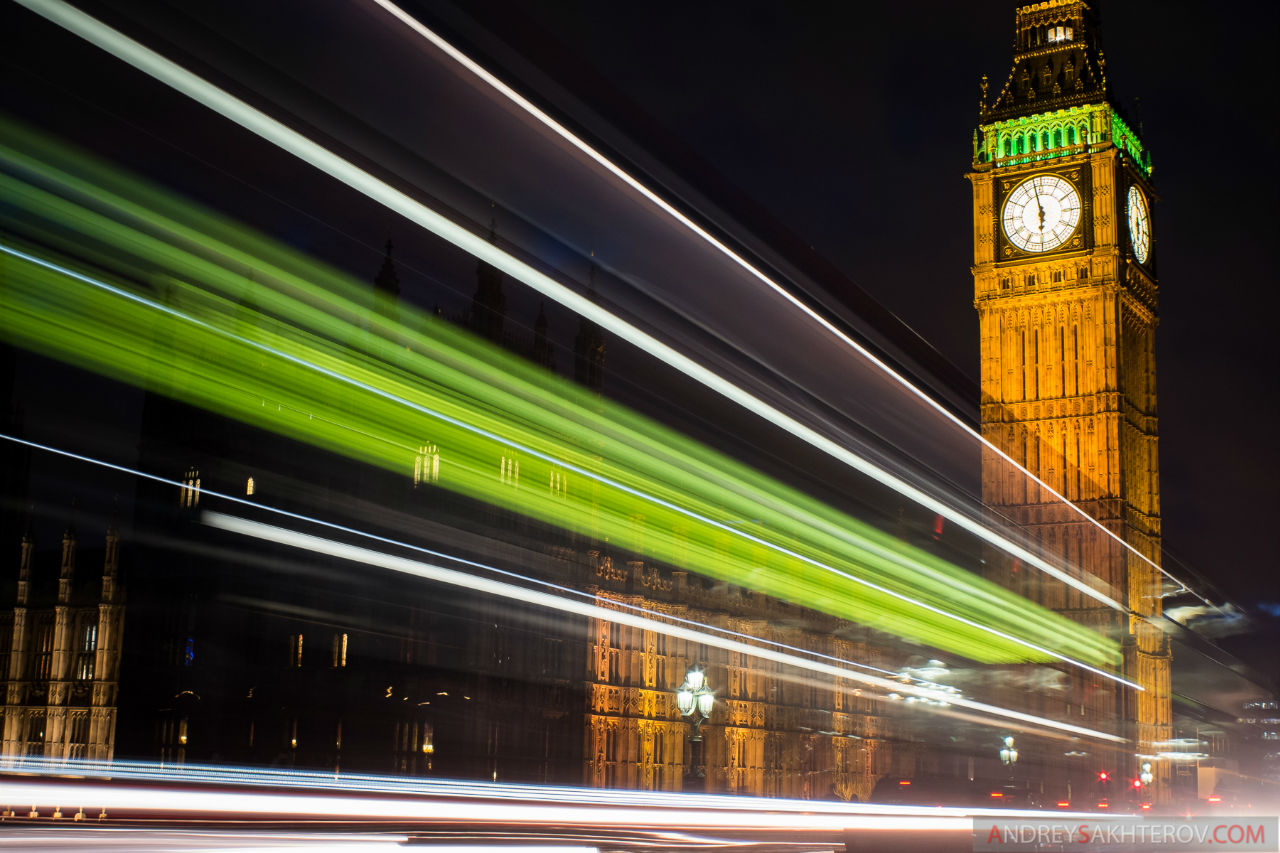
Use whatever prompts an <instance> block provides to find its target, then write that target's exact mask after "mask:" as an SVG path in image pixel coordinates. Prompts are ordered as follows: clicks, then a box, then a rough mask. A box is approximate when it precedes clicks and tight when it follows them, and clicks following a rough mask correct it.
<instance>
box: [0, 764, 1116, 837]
mask: <svg viewBox="0 0 1280 853" xmlns="http://www.w3.org/2000/svg"><path fill="white" fill-rule="evenodd" d="M57 765H58V766H57V768H56V770H55V769H53V768H50V767H49V766H48V763H40V762H38V761H37V762H28V761H26V760H24V759H18V760H16V761H15V762H14V766H13V767H12V769H11V770H10V771H9V772H3V771H0V803H28V804H30V803H38V804H48V805H52V804H55V803H59V802H61V803H77V804H84V805H86V806H88V805H90V804H92V807H93V808H106V809H107V810H108V813H110V812H111V811H112V810H123V811H127V812H149V813H153V814H155V813H158V814H171V815H175V816H186V817H195V816H199V817H201V818H206V819H207V818H211V817H216V816H222V817H224V818H236V817H241V818H257V819H261V818H267V819H288V818H319V819H324V820H343V819H357V820H382V821H396V820H410V821H424V822H426V821H432V822H437V823H460V822H476V823H485V822H487V823H510V824H517V823H524V824H534V825H543V826H592V827H598V828H601V829H606V828H610V827H645V826H647V827H664V828H671V829H684V828H688V827H697V828H698V829H700V830H722V829H746V830H765V831H769V830H781V831H797V832H806V831H811V832H817V831H830V830H837V831H842V830H845V829H921V830H968V829H970V828H971V823H970V821H971V819H972V818H973V817H981V816H999V817H1004V818H1015V817H1032V816H1043V814H1044V813H1043V812H1038V811H1031V810H1019V809H992V808H972V807H954V806H950V807H949V806H936V807H922V806H908V805H880V804H877V803H859V802H838V801H823V800H789V799H767V798H762V797H751V796H743V795H724V794H722V795H709V794H686V793H663V792H658V791H625V790H616V791H607V790H606V791H601V790H598V789H584V788H563V787H557V786H543V785H504V784H487V783H485V784H480V783H467V782H453V781H449V780H421V779H405V778H404V777H400V778H399V779H392V778H387V777H363V776H360V775H358V774H357V775H353V776H347V775H345V774H344V775H343V776H341V777H335V776H333V775H332V774H326V773H308V772H305V771H279V770H270V769H267V770H266V773H265V775H262V776H258V775H257V774H258V772H259V771H260V770H262V768H249V767H200V766H197V767H195V768H192V769H190V770H188V769H187V768H185V767H173V766H160V765H157V764H148V763H142V762H137V763H129V762H125V763H124V764H123V770H124V776H123V778H124V779H126V780H127V781H119V780H116V779H114V778H113V779H112V781H111V782H102V781H98V780H97V779H94V778H93V777H94V776H95V775H98V774H100V773H101V774H107V773H109V774H110V775H111V776H112V777H115V776H116V774H115V773H114V772H113V771H114V764H113V765H112V766H110V767H105V766H104V765H102V764H96V763H94V762H77V761H68V762H65V763H63V762H57ZM50 771H52V772H57V773H79V772H83V774H84V776H85V777H86V778H84V779H83V780H35V779H32V778H31V777H30V776H29V775H26V774H29V773H31V772H50ZM20 774H21V775H20ZM370 783H376V785H372V784H370ZM160 792H163V794H161V793H160ZM1055 816H1056V817H1084V815H1080V814H1078V813H1068V812H1058V813H1055ZM1088 817H1090V818H1091V819H1096V820H1102V821H1105V820H1108V819H1110V816H1109V815H1089V816H1088Z"/></svg>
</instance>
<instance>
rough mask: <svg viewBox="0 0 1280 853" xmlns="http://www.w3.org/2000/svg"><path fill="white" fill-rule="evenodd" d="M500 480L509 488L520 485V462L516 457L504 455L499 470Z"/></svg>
mask: <svg viewBox="0 0 1280 853" xmlns="http://www.w3.org/2000/svg"><path fill="white" fill-rule="evenodd" d="M498 479H499V481H500V482H502V483H504V484H506V485H508V486H516V485H519V483H520V460H519V459H516V458H515V456H507V455H506V454H503V457H502V463H501V465H500V466H499V468H498Z"/></svg>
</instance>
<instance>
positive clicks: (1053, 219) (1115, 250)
mask: <svg viewBox="0 0 1280 853" xmlns="http://www.w3.org/2000/svg"><path fill="white" fill-rule="evenodd" d="M986 90H987V83H986V79H985V78H984V80H983V99H982V107H981V118H980V126H979V128H978V130H977V132H976V133H975V135H974V150H973V170H972V172H971V173H970V174H969V176H968V177H969V179H970V181H971V183H972V185H973V229H974V231H973V236H974V242H973V246H974V255H973V278H974V304H975V307H976V308H977V310H978V317H979V324H980V335H981V386H982V401H981V403H982V415H981V416H982V432H983V436H984V437H985V438H986V439H987V440H988V441H989V442H990V443H991V444H992V445H994V446H995V447H996V448H999V450H1000V451H1002V452H1003V453H1004V454H1007V456H1008V457H1009V458H1010V459H1012V460H1013V461H1014V462H1016V463H1017V464H1018V465H1020V466H1022V467H1024V468H1025V469H1026V470H1027V471H1029V472H1030V473H1031V474H1033V475H1035V477H1036V478H1038V479H1039V480H1040V481H1041V482H1042V483H1043V484H1044V485H1040V484H1037V483H1036V482H1035V481H1033V480H1031V479H1030V478H1028V477H1026V476H1025V475H1024V474H1023V473H1022V472H1021V471H1019V470H1018V469H1017V467H1016V466H1014V465H1012V464H1010V463H1009V462H1008V461H1007V460H1006V459H1004V458H1002V457H1001V456H1000V455H999V454H997V453H995V452H992V451H987V452H986V455H985V457H984V461H983V484H982V489H983V499H984V501H985V503H986V505H987V506H988V507H989V508H990V510H991V511H992V512H993V513H996V514H999V515H1003V516H1004V517H1006V518H1008V519H1009V520H1011V521H1013V522H1014V523H1016V524H1018V525H1020V526H1022V527H1023V528H1025V529H1026V530H1027V531H1028V532H1029V533H1030V534H1031V535H1032V537H1033V538H1034V539H1035V540H1037V541H1038V542H1039V543H1040V544H1041V547H1042V548H1043V551H1044V552H1045V553H1046V554H1047V555H1050V556H1052V557H1056V558H1057V559H1059V560H1061V561H1062V562H1063V563H1065V565H1066V566H1067V567H1068V571H1070V572H1072V573H1075V574H1076V575H1077V576H1079V577H1082V578H1083V579H1084V580H1085V581H1086V583H1089V584H1091V585H1093V586H1095V587H1097V588H1098V589H1100V590H1105V591H1106V593H1107V595H1109V597H1110V598H1111V599H1113V600H1114V601H1115V602H1118V604H1120V605H1122V607H1121V608H1120V609H1117V608H1114V607H1110V606H1107V605H1106V604H1105V603H1101V602H1099V601H1097V600H1095V599H1092V598H1089V597H1088V596H1086V595H1084V594H1082V593H1080V592H1078V591H1076V590H1073V589H1070V588H1068V587H1066V586H1064V585H1062V584H1058V583H1053V582H1047V579H1045V578H1043V577H1042V576H1037V575H1035V573H1031V572H1027V571H1020V570H1019V569H1020V567H1019V565H1018V564H1017V563H995V564H993V565H994V566H995V567H994V568H993V569H992V571H993V573H994V574H996V575H998V576H999V577H998V579H999V580H1001V581H1002V582H1004V583H1006V584H1007V585H1010V586H1012V587H1014V588H1016V589H1018V591H1019V592H1022V593H1023V594H1025V595H1027V596H1028V597H1029V598H1031V599H1032V600H1035V601H1038V602H1040V603H1042V604H1045V605H1046V606H1048V607H1051V608H1053V609H1056V610H1059V611H1061V612H1064V613H1068V614H1070V615H1072V616H1073V618H1077V619H1079V620H1080V621H1082V622H1084V623H1086V624H1090V625H1093V626H1095V627H1096V628H1097V629H1098V630H1099V631H1103V632H1107V633H1109V634H1110V635H1112V636H1115V637H1116V638H1117V639H1119V640H1120V641H1121V642H1122V643H1123V647H1124V662H1123V675H1124V677H1125V678H1127V679H1128V680H1129V681H1131V682H1134V683H1136V684H1137V685H1139V686H1140V687H1141V688H1142V689H1133V688H1127V687H1116V686H1114V685H1112V684H1110V683H1108V682H1106V681H1105V680H1099V679H1095V678H1092V677H1090V676H1088V675H1087V674H1084V675H1082V674H1079V673H1075V674H1071V673H1068V676H1067V677H1068V679H1069V685H1070V687H1069V689H1068V690H1067V692H1066V694H1065V697H1066V698H1065V707H1053V706H1055V705H1059V706H1060V705H1062V704H1064V702H1063V699H1062V698H1061V697H1060V696H1055V697H1054V698H1046V699H1045V700H1044V701H1045V703H1046V707H1045V708H1044V709H1043V710H1044V711H1045V712H1050V713H1057V714H1066V715H1070V716H1071V717H1073V718H1075V719H1076V720H1077V721H1079V722H1082V723H1083V722H1086V721H1087V723H1088V724H1089V725H1107V724H1110V723H1113V722H1114V721H1116V720H1119V721H1120V726H1119V733H1121V734H1123V735H1125V737H1126V738H1127V739H1128V740H1129V741H1130V745H1131V746H1132V747H1133V748H1132V749H1125V750H1122V751H1117V752H1116V753H1115V754H1114V755H1111V756H1109V757H1102V756H1101V755H1099V756H1098V757H1096V758H1095V759H1090V760H1092V761H1095V762H1096V763H1098V764H1099V766H1098V767H1094V768H1091V770H1092V771H1100V770H1109V771H1110V772H1111V773H1112V774H1117V775H1118V774H1126V775H1125V776H1121V777H1120V778H1132V777H1135V776H1136V775H1137V772H1138V769H1139V767H1138V759H1137V758H1136V757H1135V756H1134V753H1137V754H1139V755H1147V756H1154V755H1155V753H1157V752H1159V751H1161V750H1160V748H1158V746H1157V744H1159V743H1160V742H1161V741H1165V740H1167V739H1168V738H1169V732H1170V714H1171V706H1170V684H1169V663H1170V657H1169V647H1168V643H1167V641H1166V639H1165V637H1164V636H1163V634H1162V633H1161V632H1160V631H1159V629H1158V628H1156V627H1155V626H1154V625H1153V624H1152V623H1151V621H1150V619H1151V618H1153V617H1158V616H1159V615H1160V608H1161V599H1160V592H1161V573H1160V571H1159V569H1158V568H1157V567H1156V564H1157V563H1158V562H1159V560H1160V489H1159V467H1158V461H1157V408H1156V371H1155V348H1154V344H1155V328H1156V322H1157V296H1158V287H1157V283H1156V252H1155V247H1154V243H1153V238H1152V225H1151V206H1152V201H1153V200H1154V198H1155V195H1154V191H1153V188H1152V184H1151V171H1152V169H1151V159H1150V155H1149V153H1148V152H1147V150H1146V148H1145V147H1144V146H1143V143H1142V140H1141V138H1140V136H1139V134H1138V133H1136V132H1135V130H1134V128H1133V127H1132V126H1131V125H1130V124H1128V123H1127V122H1126V120H1125V119H1124V118H1123V117H1122V116H1121V114H1120V112H1119V111H1118V110H1117V108H1116V107H1115V106H1114V101H1113V99H1112V97H1111V93H1110V89H1109V85H1108V82H1107V75H1106V58H1105V54H1104V53H1103V50H1102V45H1101V38H1100V33H1099V29H1098V20H1097V16H1096V12H1095V10H1094V9H1093V8H1092V6H1091V4H1090V3H1086V2H1081V0H1048V2H1042V3H1036V4H1033V5H1027V6H1023V7H1021V8H1019V9H1018V10H1017V13H1016V36H1015V45H1014V64H1013V70H1012V71H1011V72H1010V74H1009V78H1008V80H1007V82H1006V83H1005V84H1004V86H1003V88H1002V89H1000V91H999V92H998V93H996V94H995V97H994V100H990V101H989V99H988V96H987V91H986ZM1071 504H1074V507H1073V506H1071ZM1077 510H1081V511H1083V512H1084V513H1086V514H1087V515H1088V516H1090V517H1091V518H1092V519H1093V520H1092V521H1091V520H1090V519H1088V518H1085V517H1083V516H1082V515H1081V514H1080V512H1078V511H1077ZM1095 521H1096V522H1097V523H1096V524H1095V523H1094V522H1095ZM1126 546H1128V547H1126ZM1126 609H1127V611H1128V612H1126ZM1099 682H1101V683H1099ZM1143 760H1147V759H1143ZM1107 763H1111V764H1112V766H1110V767H1108V766H1107ZM1153 772H1154V776H1155V779H1154V782H1153V784H1152V786H1151V787H1150V791H1149V793H1148V796H1150V797H1151V798H1153V799H1155V800H1157V801H1159V800H1163V799H1166V798H1167V796H1168V793H1167V792H1168V782H1169V768H1168V767H1167V766H1165V767H1162V766H1160V763H1159V762H1154V767H1153Z"/></svg>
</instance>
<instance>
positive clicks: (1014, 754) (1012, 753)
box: [1000, 735, 1018, 787]
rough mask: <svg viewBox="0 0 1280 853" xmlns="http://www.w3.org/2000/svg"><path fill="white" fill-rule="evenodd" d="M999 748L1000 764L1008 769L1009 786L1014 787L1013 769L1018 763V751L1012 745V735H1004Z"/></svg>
mask: <svg viewBox="0 0 1280 853" xmlns="http://www.w3.org/2000/svg"><path fill="white" fill-rule="evenodd" d="M1002 742H1003V744H1004V746H1002V747H1000V763H1001V764H1003V765H1004V766H1005V767H1008V768H1009V785H1010V787H1013V786H1014V778H1013V767H1014V765H1015V764H1017V763H1018V749H1017V747H1015V746H1014V745H1013V735H1005V737H1004V741H1002Z"/></svg>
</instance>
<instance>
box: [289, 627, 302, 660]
mask: <svg viewBox="0 0 1280 853" xmlns="http://www.w3.org/2000/svg"><path fill="white" fill-rule="evenodd" d="M289 665H290V666H292V667H294V668H297V667H300V666H302V635H301V634H293V635H291V636H290V637H289Z"/></svg>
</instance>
